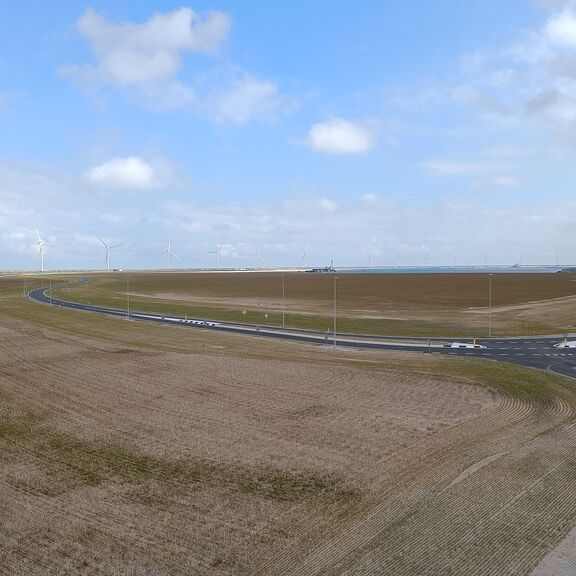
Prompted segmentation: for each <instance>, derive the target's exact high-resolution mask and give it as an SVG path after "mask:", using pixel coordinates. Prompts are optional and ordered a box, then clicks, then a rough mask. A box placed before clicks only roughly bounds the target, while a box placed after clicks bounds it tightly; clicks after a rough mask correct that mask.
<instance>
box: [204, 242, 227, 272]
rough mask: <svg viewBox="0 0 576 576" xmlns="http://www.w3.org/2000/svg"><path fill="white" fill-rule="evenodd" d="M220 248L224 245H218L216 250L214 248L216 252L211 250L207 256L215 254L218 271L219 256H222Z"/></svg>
mask: <svg viewBox="0 0 576 576" xmlns="http://www.w3.org/2000/svg"><path fill="white" fill-rule="evenodd" d="M222 246H224V244H223V243H220V245H219V246H218V248H216V250H211V251H210V252H208V254H216V262H217V268H218V269H220V256H222Z"/></svg>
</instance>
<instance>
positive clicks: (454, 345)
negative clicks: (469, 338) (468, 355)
mask: <svg viewBox="0 0 576 576" xmlns="http://www.w3.org/2000/svg"><path fill="white" fill-rule="evenodd" d="M446 346H447V347H448V348H475V349H478V348H486V346H482V344H473V343H472V342H452V343H450V344H446Z"/></svg>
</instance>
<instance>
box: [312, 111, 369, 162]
mask: <svg viewBox="0 0 576 576" xmlns="http://www.w3.org/2000/svg"><path fill="white" fill-rule="evenodd" d="M307 143H308V145H309V146H310V147H311V148H312V149H313V150H316V151H317V152H323V153H325V154H364V153H366V152H369V151H370V150H372V148H374V145H375V141H374V137H373V135H372V133H371V132H370V131H369V130H368V129H367V128H366V127H365V126H363V125H362V124H360V123H357V122H351V121H350V120H344V119H343V118H333V119H331V120H328V121H326V122H322V123H318V124H314V125H313V126H312V127H311V128H310V131H309V132H308V138H307Z"/></svg>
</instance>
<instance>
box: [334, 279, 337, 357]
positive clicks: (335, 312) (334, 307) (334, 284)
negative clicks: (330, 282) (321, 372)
mask: <svg viewBox="0 0 576 576" xmlns="http://www.w3.org/2000/svg"><path fill="white" fill-rule="evenodd" d="M336 280H338V276H334V348H336Z"/></svg>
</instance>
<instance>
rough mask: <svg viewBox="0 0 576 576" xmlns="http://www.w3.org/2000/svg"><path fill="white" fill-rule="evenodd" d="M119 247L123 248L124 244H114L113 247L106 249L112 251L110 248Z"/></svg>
mask: <svg viewBox="0 0 576 576" xmlns="http://www.w3.org/2000/svg"><path fill="white" fill-rule="evenodd" d="M119 246H124V244H114V246H108V249H109V250H112V248H118V247H119Z"/></svg>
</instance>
